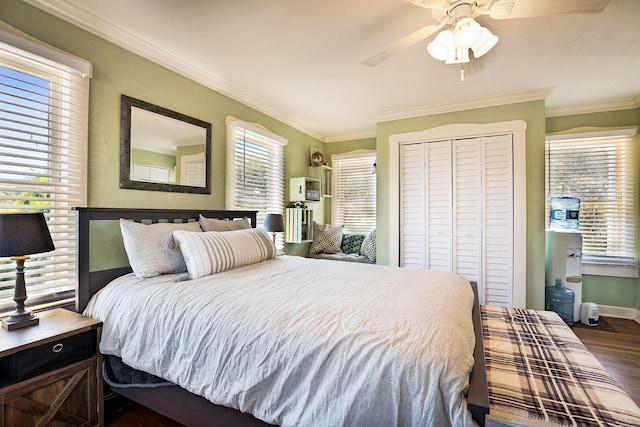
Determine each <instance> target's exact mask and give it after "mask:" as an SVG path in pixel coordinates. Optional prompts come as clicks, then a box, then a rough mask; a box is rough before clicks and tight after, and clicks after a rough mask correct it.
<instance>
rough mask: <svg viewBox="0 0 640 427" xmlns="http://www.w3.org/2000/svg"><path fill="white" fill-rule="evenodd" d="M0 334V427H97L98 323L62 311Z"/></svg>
mask: <svg viewBox="0 0 640 427" xmlns="http://www.w3.org/2000/svg"><path fill="white" fill-rule="evenodd" d="M38 317H39V318H40V324H39V325H37V326H31V327H27V328H22V329H16V330H13V331H7V330H6V329H0V427H11V426H18V425H19V426H36V425H37V426H47V425H51V426H102V425H104V415H103V405H104V403H103V389H102V375H101V363H102V356H101V355H100V352H99V351H98V344H99V342H100V332H101V330H102V322H100V321H98V320H95V319H92V318H90V317H86V316H82V315H80V314H78V313H75V312H73V311H69V310H64V309H61V308H58V309H54V310H49V311H44V312H40V313H38Z"/></svg>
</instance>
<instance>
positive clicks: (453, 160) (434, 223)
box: [398, 133, 515, 306]
mask: <svg viewBox="0 0 640 427" xmlns="http://www.w3.org/2000/svg"><path fill="white" fill-rule="evenodd" d="M398 149H399V151H398V157H399V176H398V178H399V202H400V203H399V206H400V212H399V215H400V218H399V219H400V230H399V238H400V239H399V240H400V247H399V264H400V266H401V267H406V268H422V269H432V270H442V271H450V272H455V273H458V274H461V275H463V276H465V277H466V278H467V279H469V280H472V281H476V282H477V283H478V288H479V292H480V302H481V303H482V304H491V305H498V306H513V305H514V299H515V298H514V216H515V209H514V204H515V198H514V136H513V134H512V133H503V134H496V135H489V136H477V137H461V138H455V139H454V138H452V139H439V140H433V141H424V142H410V143H404V144H400V145H399V147H398Z"/></svg>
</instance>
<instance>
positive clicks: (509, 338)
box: [481, 306, 640, 426]
mask: <svg viewBox="0 0 640 427" xmlns="http://www.w3.org/2000/svg"><path fill="white" fill-rule="evenodd" d="M481 312H482V327H483V333H484V347H485V358H486V363H487V381H488V383H489V399H490V403H491V410H492V411H493V410H494V409H495V410H499V411H503V412H506V413H510V414H515V415H518V416H522V417H527V418H529V419H532V421H533V420H536V421H538V420H539V421H544V422H547V423H551V424H558V425H563V426H640V408H638V406H637V405H636V404H635V403H634V402H633V401H632V400H631V398H630V397H629V396H628V395H627V394H626V393H625V392H624V391H623V390H622V389H621V388H620V387H619V386H618V385H617V384H616V382H615V381H614V380H613V379H612V378H611V376H610V375H609V374H608V373H607V372H606V371H605V370H604V368H603V367H602V365H601V364H600V363H599V362H598V361H597V360H596V358H595V357H594V356H593V355H592V354H591V353H590V352H589V350H587V348H586V347H585V346H584V344H582V342H580V340H579V339H578V338H577V337H576V336H575V334H574V333H573V331H571V329H570V328H569V327H568V326H567V325H566V324H565V323H564V322H563V321H562V320H561V319H560V317H559V316H558V315H557V314H556V313H554V312H549V311H536V310H524V309H510V308H502V307H492V306H482V307H481Z"/></svg>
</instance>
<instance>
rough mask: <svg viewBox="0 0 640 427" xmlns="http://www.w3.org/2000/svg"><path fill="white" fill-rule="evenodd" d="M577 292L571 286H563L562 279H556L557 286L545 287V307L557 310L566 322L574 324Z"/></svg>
mask: <svg viewBox="0 0 640 427" xmlns="http://www.w3.org/2000/svg"><path fill="white" fill-rule="evenodd" d="M574 301H575V294H574V293H573V291H572V290H571V289H569V288H565V287H563V286H562V280H561V279H556V285H555V286H548V287H547V288H545V309H546V310H547V311H555V312H556V313H558V315H559V316H560V318H561V319H562V320H564V322H565V323H566V324H567V325H569V326H572V325H573V303H574Z"/></svg>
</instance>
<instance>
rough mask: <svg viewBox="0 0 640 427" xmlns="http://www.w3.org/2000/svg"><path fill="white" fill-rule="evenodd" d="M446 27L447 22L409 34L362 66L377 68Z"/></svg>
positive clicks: (365, 61)
mask: <svg viewBox="0 0 640 427" xmlns="http://www.w3.org/2000/svg"><path fill="white" fill-rule="evenodd" d="M444 25H445V22H442V23H441V24H438V25H428V26H426V27H424V28H421V29H419V30H418V31H416V32H415V33H412V34H409V35H408V36H406V37H404V38H401V39H400V40H398V41H397V42H395V43H393V44H392V45H390V46H387V47H385V48H384V49H382V50H381V51H380V52H378V53H376V54H375V55H373V56H372V57H371V58H369V59H366V60H364V61H362V62H361V64H362V65H367V66H369V67H375V66H376V65H378V64H380V63H381V62H382V61H384V60H386V59H387V58H389V57H391V56H392V55H395V54H396V53H398V52H400V51H401V50H403V49H406V48H408V47H409V46H413V45H414V44H416V43H418V42H419V41H421V40H424V39H426V38H427V37H429V36H430V35H432V34H433V33H435V32H436V31H438V30H439V29H440V28H442V27H444Z"/></svg>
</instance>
